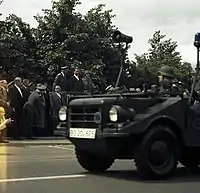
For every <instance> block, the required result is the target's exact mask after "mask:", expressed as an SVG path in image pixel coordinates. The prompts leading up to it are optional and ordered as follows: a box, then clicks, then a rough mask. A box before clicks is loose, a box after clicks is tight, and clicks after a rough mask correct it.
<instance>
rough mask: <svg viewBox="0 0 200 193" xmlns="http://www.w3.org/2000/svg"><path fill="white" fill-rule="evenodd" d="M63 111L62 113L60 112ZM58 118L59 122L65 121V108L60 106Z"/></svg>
mask: <svg viewBox="0 0 200 193" xmlns="http://www.w3.org/2000/svg"><path fill="white" fill-rule="evenodd" d="M61 111H63V112H61ZM61 116H64V117H65V118H62V117H61ZM58 117H59V120H60V121H66V120H67V107H66V106H62V107H60V109H59V111H58Z"/></svg>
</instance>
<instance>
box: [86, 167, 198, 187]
mask: <svg viewBox="0 0 200 193" xmlns="http://www.w3.org/2000/svg"><path fill="white" fill-rule="evenodd" d="M85 174H90V175H95V176H103V177H109V178H115V179H123V180H129V181H137V182H144V183H165V184H166V183H170V184H172V183H184V182H200V168H199V169H197V170H196V171H189V170H188V169H187V168H184V167H183V168H178V169H177V170H176V171H175V172H174V174H173V175H172V176H171V177H170V178H168V179H165V180H145V181H143V180H141V179H140V177H139V174H138V172H137V171H136V170H119V171H117V170H109V171H106V172H104V173H101V174H91V173H88V172H85Z"/></svg>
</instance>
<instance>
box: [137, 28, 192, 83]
mask: <svg viewBox="0 0 200 193" xmlns="http://www.w3.org/2000/svg"><path fill="white" fill-rule="evenodd" d="M148 43H149V44H150V48H149V50H148V53H144V54H142V55H135V58H136V63H137V67H138V69H139V70H140V71H141V72H142V76H143V77H145V78H146V79H147V80H148V81H150V82H154V81H155V80H156V77H157V72H158V70H159V68H160V67H161V66H163V65H168V66H171V67H172V68H173V70H174V72H175V74H176V76H177V78H178V79H181V80H187V81H188V80H189V81H190V79H191V76H192V72H193V69H192V66H191V64H190V63H188V62H182V59H181V55H180V53H179V52H178V51H176V49H177V47H178V45H177V42H176V41H172V39H171V38H170V39H166V35H162V34H161V32H160V31H156V32H155V33H154V34H153V37H152V38H151V39H149V41H148ZM188 83H189V82H188Z"/></svg>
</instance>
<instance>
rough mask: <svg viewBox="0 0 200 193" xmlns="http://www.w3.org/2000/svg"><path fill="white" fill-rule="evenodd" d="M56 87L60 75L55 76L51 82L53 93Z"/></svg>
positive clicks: (58, 83)
mask: <svg viewBox="0 0 200 193" xmlns="http://www.w3.org/2000/svg"><path fill="white" fill-rule="evenodd" d="M56 85H60V73H59V74H57V75H56V77H55V79H54V82H53V91H54V90H55V87H56Z"/></svg>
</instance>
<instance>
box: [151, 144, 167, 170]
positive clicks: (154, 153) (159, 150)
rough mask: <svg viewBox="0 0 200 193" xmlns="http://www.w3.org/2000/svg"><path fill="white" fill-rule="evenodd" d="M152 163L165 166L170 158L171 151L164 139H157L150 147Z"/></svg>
mask: <svg viewBox="0 0 200 193" xmlns="http://www.w3.org/2000/svg"><path fill="white" fill-rule="evenodd" d="M149 155H150V162H151V165H153V166H156V167H163V166H164V165H165V164H166V163H167V162H168V161H169V158H170V153H169V149H168V146H167V144H166V143H165V142H164V141H156V142H155V143H153V144H152V146H151V149H150V154H149Z"/></svg>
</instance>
